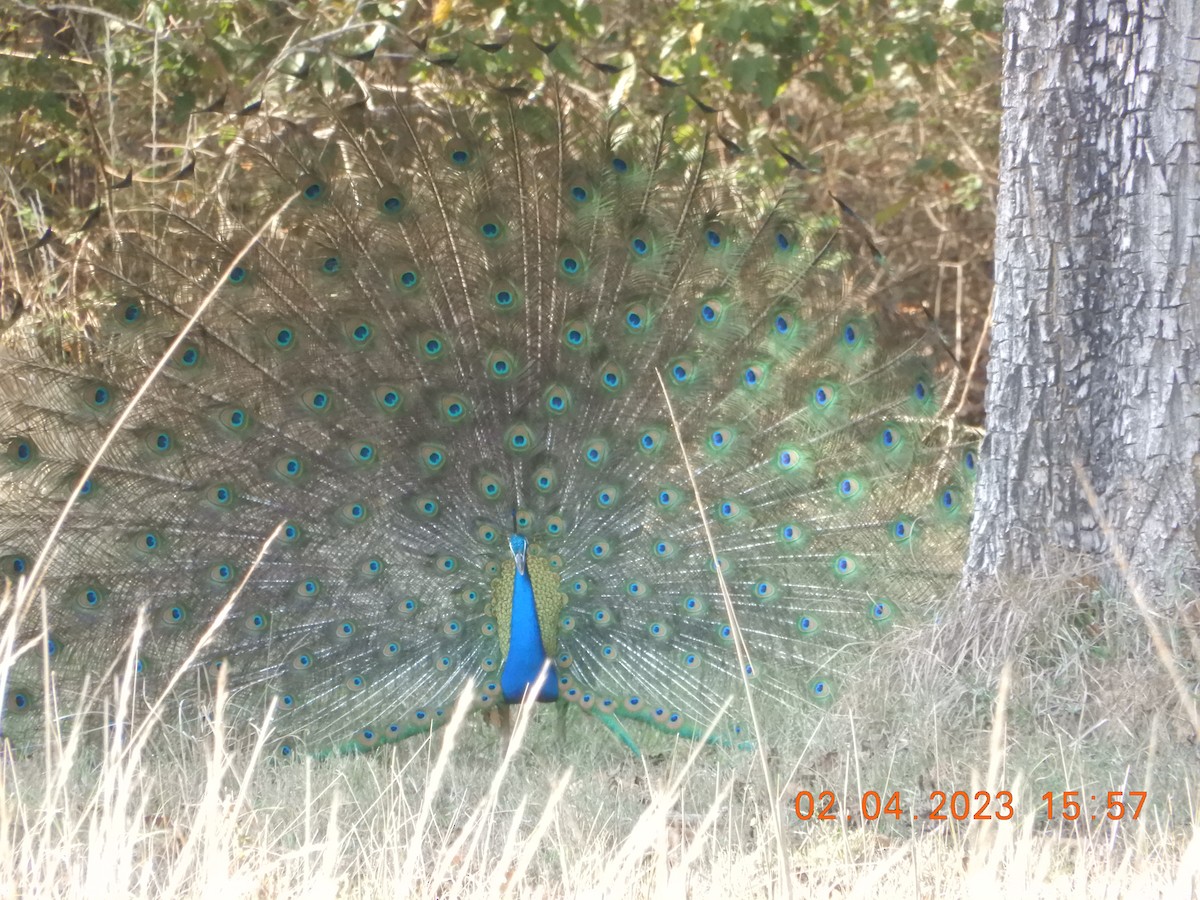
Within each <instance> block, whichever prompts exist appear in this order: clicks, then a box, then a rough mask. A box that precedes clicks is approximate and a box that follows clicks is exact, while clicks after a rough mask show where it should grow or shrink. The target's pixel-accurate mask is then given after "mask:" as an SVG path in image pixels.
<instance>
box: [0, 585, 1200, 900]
mask: <svg viewBox="0 0 1200 900" xmlns="http://www.w3.org/2000/svg"><path fill="white" fill-rule="evenodd" d="M1008 590H1009V591H1010V593H1009V594H1008V595H1007V596H1008V597H1009V598H1010V599H1009V600H1008V601H1007V602H1000V601H996V602H994V604H993V605H992V606H990V607H985V608H984V610H983V611H982V612H981V611H980V608H979V607H978V606H975V607H972V608H971V609H969V610H968V609H964V610H962V611H961V614H957V613H956V614H948V615H946V616H943V618H942V621H940V622H937V623H931V624H923V625H919V626H910V627H903V626H902V627H898V628H896V629H894V630H893V632H891V633H890V634H889V635H888V636H887V637H886V638H885V639H883V640H882V641H880V643H879V644H878V645H877V646H875V647H874V648H873V652H872V653H871V654H870V656H869V657H867V658H864V659H863V660H862V662H861V665H860V666H859V667H858V668H859V671H858V674H857V675H856V676H855V677H853V678H852V679H849V681H848V683H847V685H846V686H845V691H844V693H843V696H842V698H841V700H840V701H839V702H838V703H837V704H836V705H834V706H833V707H832V708H830V709H828V710H808V709H805V710H797V711H796V714H795V716H794V718H789V721H786V722H767V723H764V724H763V731H764V733H768V734H771V735H775V736H776V737H775V739H774V740H773V741H772V742H770V744H769V747H768V746H767V745H766V742H764V745H763V749H764V752H763V753H761V754H760V753H757V752H747V751H737V750H729V749H723V748H719V747H713V746H707V745H699V744H695V743H691V742H687V741H677V740H674V739H672V738H669V737H667V736H666V735H661V734H658V733H655V732H650V731H649V730H648V729H639V728H637V726H633V727H632V728H631V732H632V733H633V734H634V735H635V737H636V739H637V740H638V741H639V743H640V744H641V746H642V749H643V756H641V757H636V756H634V755H633V754H631V753H630V752H629V751H627V750H626V749H625V748H624V747H623V746H622V745H621V744H620V743H619V742H618V741H617V740H616V739H615V738H614V737H613V736H612V735H611V734H610V733H609V732H608V731H607V730H606V729H605V728H604V727H603V726H602V725H601V724H599V723H598V722H596V721H595V720H592V719H590V718H585V717H583V716H582V715H581V714H579V713H578V712H577V711H575V710H572V711H571V715H570V716H569V717H568V718H567V720H566V721H565V726H566V732H565V733H566V739H565V740H564V739H563V737H562V736H561V734H560V727H559V722H558V721H557V716H556V715H555V714H554V712H553V710H551V709H545V708H542V709H539V710H536V711H535V712H536V713H537V714H536V715H535V716H534V717H533V718H532V720H531V722H530V725H529V730H528V732H527V733H526V734H525V735H524V738H523V740H522V741H521V742H520V743H519V744H517V745H515V749H514V752H513V754H512V755H511V758H510V759H509V760H508V761H507V762H504V761H503V756H502V742H501V740H500V737H499V734H498V732H497V731H496V730H495V729H494V728H491V727H489V726H488V725H487V724H486V723H485V722H484V721H482V717H481V716H479V715H477V714H471V715H469V716H468V717H467V718H466V719H465V721H464V722H463V723H462V727H461V728H459V729H457V730H454V727H453V726H450V727H447V728H445V729H442V731H440V732H437V733H435V734H434V735H433V736H432V737H431V738H430V739H425V740H422V739H419V738H413V739H410V740H409V741H407V742H404V743H402V744H400V745H397V746H393V747H387V748H384V749H381V750H378V751H376V752H373V753H371V754H366V755H361V756H350V757H335V758H330V759H325V760H302V761H296V762H291V763H283V764H279V763H273V762H264V761H263V760H262V756H261V754H257V755H256V753H255V752H254V748H253V747H250V746H244V747H237V748H235V749H232V750H229V751H228V752H226V751H222V752H221V753H214V752H213V749H212V748H213V746H214V742H213V741H212V740H211V739H208V740H197V739H195V738H188V737H185V736H183V735H182V734H181V733H179V732H178V731H176V730H174V729H171V728H168V727H166V726H165V725H163V726H160V728H159V733H158V734H157V735H156V736H155V737H154V738H153V739H152V740H151V742H150V743H149V744H147V745H146V748H145V750H144V751H143V752H141V753H138V752H134V751H133V750H132V749H131V748H130V747H129V746H126V747H124V748H123V749H120V750H118V749H117V748H113V747H110V748H109V750H108V752H105V751H104V750H103V749H102V748H98V747H95V746H89V745H87V744H86V743H84V744H78V745H76V744H74V743H72V742H70V741H69V740H67V736H64V738H63V740H64V741H65V742H66V743H65V744H63V745H62V746H60V747H57V748H56V749H55V751H54V752H52V753H49V754H43V755H39V756H36V757H15V756H14V757H9V758H7V759H6V760H5V761H4V765H3V769H2V776H0V780H2V782H3V783H2V784H0V879H2V882H0V893H2V894H3V895H5V896H17V895H21V896H25V895H33V894H38V895H51V896H89V897H117V896H152V897H164V896H201V895H203V896H218V895H219V896H221V897H223V898H233V897H277V896H288V897H309V896H311V897H333V896H347V897H350V896H353V897H375V896H395V895H403V896H422V897H426V896H427V897H455V898H458V897H474V896H479V897H488V898H494V897H501V896H546V897H566V896H670V897H682V896H694V897H704V896H721V897H730V896H737V897H757V896H776V897H777V896H788V892H787V891H785V890H784V889H783V887H782V880H783V878H784V877H786V878H787V880H788V882H789V885H790V895H791V896H796V897H857V896H860V895H861V896H885V897H921V898H933V897H972V898H976V897H986V896H1000V895H1008V896H1009V897H1022V898H1031V897H1066V896H1071V897H1080V898H1082V897H1106V898H1108V897H1119V896H1129V897H1137V898H1146V897H1178V898H1191V897H1196V896H1198V895H1200V774H1198V773H1200V765H1198V763H1200V743H1198V742H1197V741H1196V739H1195V732H1194V730H1193V725H1192V720H1191V718H1190V715H1191V714H1192V713H1190V712H1189V710H1188V705H1187V702H1186V701H1185V700H1184V699H1183V698H1182V697H1181V696H1180V695H1179V690H1178V689H1179V687H1180V686H1183V687H1184V688H1185V691H1190V692H1191V695H1192V697H1193V698H1194V696H1195V687H1196V680H1197V672H1198V670H1200V634H1198V629H1197V628H1196V627H1195V625H1194V624H1192V625H1189V624H1187V623H1189V622H1192V621H1193V620H1192V619H1191V617H1190V612H1193V611H1192V610H1190V607H1188V606H1186V605H1182V604H1176V606H1175V607H1171V606H1170V604H1166V603H1158V604H1157V605H1156V607H1155V609H1156V610H1158V611H1159V612H1160V613H1162V615H1161V617H1160V618H1159V620H1158V625H1157V626H1156V627H1158V628H1159V629H1160V633H1161V636H1162V637H1163V638H1164V644H1165V646H1166V647H1167V648H1168V649H1169V651H1170V654H1171V658H1164V657H1163V656H1162V655H1161V654H1156V652H1155V651H1154V649H1153V647H1152V642H1151V640H1150V638H1149V637H1148V631H1147V627H1148V626H1147V619H1146V616H1145V615H1144V614H1143V613H1142V612H1139V609H1138V607H1137V606H1136V604H1135V603H1133V602H1132V601H1131V600H1127V599H1125V598H1122V597H1119V596H1113V595H1110V594H1108V593H1106V592H1104V591H1102V590H1101V589H1099V588H1098V587H1095V586H1094V582H1093V581H1092V580H1091V579H1090V578H1088V577H1086V576H1085V577H1082V578H1081V577H1079V576H1077V575H1076V576H1072V577H1071V578H1069V579H1063V578H1058V579H1056V581H1055V583H1054V584H1053V585H1051V584H1050V582H1049V581H1048V579H1043V581H1042V583H1041V584H1040V585H1034V586H1029V585H1025V586H1023V587H1021V589H1020V590H1021V593H1019V594H1014V593H1011V592H1012V591H1014V590H1016V588H1015V587H1014V586H1009V588H1008ZM1018 596H1019V598H1020V599H1019V600H1013V599H1011V598H1012V597H1018ZM993 611H994V612H993ZM1170 622H1174V623H1176V625H1175V627H1174V629H1172V628H1170V627H1168V626H1167V624H1166V623H1170ZM968 634H969V637H964V635H968ZM1162 645H1163V644H1160V647H1161V646H1162ZM1172 669H1173V671H1172ZM1193 702H1194V701H1193ZM448 736H449V737H448ZM232 743H236V742H232ZM764 771H765V772H766V773H768V774H767V775H764ZM768 778H769V781H770V787H768V786H767V784H768ZM1070 792H1077V793H1070ZM876 797H878V800H876ZM797 798H799V799H797ZM1073 802H1078V804H1079V807H1078V814H1077V816H1075V815H1073V814H1074V813H1075V809H1074V807H1073V805H1072V804H1073ZM798 810H799V814H800V815H799V816H798V815H797V811H798Z"/></svg>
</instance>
